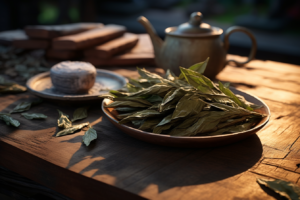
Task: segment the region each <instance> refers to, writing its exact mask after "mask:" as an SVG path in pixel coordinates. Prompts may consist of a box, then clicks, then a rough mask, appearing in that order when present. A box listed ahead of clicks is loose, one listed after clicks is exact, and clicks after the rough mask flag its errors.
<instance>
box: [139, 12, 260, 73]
mask: <svg viewBox="0 0 300 200" xmlns="http://www.w3.org/2000/svg"><path fill="white" fill-rule="evenodd" d="M201 18H202V15H201V13H199V12H196V13H193V14H192V15H191V19H190V22H189V23H185V24H182V25H180V26H179V27H169V28H167V29H166V30H165V33H166V37H165V41H162V40H161V39H160V38H159V37H158V36H157V35H156V32H155V30H154V29H153V27H152V25H151V24H150V22H149V21H148V20H147V19H146V18H145V17H140V18H139V19H138V21H139V22H140V23H141V24H142V25H143V26H144V27H145V29H146V30H147V32H148V33H149V35H150V38H151V41H152V44H153V48H154V53H155V62H156V64H157V66H158V67H161V68H163V69H165V70H167V69H170V70H171V71H172V72H174V73H175V74H176V75H177V76H178V75H179V74H180V69H179V67H185V68H188V67H190V66H192V65H194V64H196V63H199V62H202V61H204V60H206V59H207V58H208V57H209V62H208V65H207V67H206V70H205V72H204V75H205V76H207V77H209V78H211V79H214V78H215V76H216V75H217V74H218V73H219V72H221V71H222V69H223V68H224V67H225V65H226V64H227V63H228V62H229V61H227V60H226V54H227V49H228V47H229V42H228V38H229V35H230V34H231V33H233V32H236V31H242V32H244V33H246V34H247V35H248V36H249V37H250V38H251V40H252V49H251V52H250V55H249V58H248V60H247V61H246V62H237V61H234V60H230V61H233V62H235V63H236V64H237V65H243V64H245V63H248V62H249V61H250V60H251V59H253V57H254V55H255V52H256V40H255V38H254V36H253V35H252V33H251V32H250V31H249V30H247V29H245V28H243V27H237V26H234V27H230V28H229V29H227V31H226V33H225V37H224V42H223V41H222V40H221V38H220V35H221V34H222V33H223V30H222V29H220V28H217V27H210V26H209V25H208V24H205V23H201ZM200 24H201V25H200Z"/></svg>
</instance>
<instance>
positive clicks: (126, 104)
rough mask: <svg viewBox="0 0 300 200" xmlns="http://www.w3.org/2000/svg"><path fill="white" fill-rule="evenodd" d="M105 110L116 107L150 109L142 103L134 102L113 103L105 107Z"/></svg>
mask: <svg viewBox="0 0 300 200" xmlns="http://www.w3.org/2000/svg"><path fill="white" fill-rule="evenodd" d="M105 107H106V108H116V107H134V108H143V107H150V106H149V105H145V104H143V103H139V102H134V101H114V102H112V103H111V104H109V105H106V106H105Z"/></svg>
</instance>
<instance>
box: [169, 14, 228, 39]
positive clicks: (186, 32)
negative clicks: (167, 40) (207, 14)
mask: <svg viewBox="0 0 300 200" xmlns="http://www.w3.org/2000/svg"><path fill="white" fill-rule="evenodd" d="M202 18H203V16H202V13H201V12H193V13H192V14H191V16H190V20H189V22H186V23H183V24H181V25H179V26H178V27H177V28H176V27H170V28H167V29H166V33H167V34H171V35H176V36H209V35H221V34H222V33H223V30H222V29H220V28H217V27H212V26H210V25H209V24H206V23H202Z"/></svg>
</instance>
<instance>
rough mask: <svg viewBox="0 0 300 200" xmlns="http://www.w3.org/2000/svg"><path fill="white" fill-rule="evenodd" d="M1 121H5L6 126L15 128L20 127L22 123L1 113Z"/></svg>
mask: <svg viewBox="0 0 300 200" xmlns="http://www.w3.org/2000/svg"><path fill="white" fill-rule="evenodd" d="M0 120H2V121H4V122H5V123H6V125H12V126H14V127H19V126H20V122H19V121H18V120H16V119H13V118H12V117H10V116H9V114H2V113H0Z"/></svg>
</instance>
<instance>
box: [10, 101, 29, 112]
mask: <svg viewBox="0 0 300 200" xmlns="http://www.w3.org/2000/svg"><path fill="white" fill-rule="evenodd" d="M30 107H31V102H22V103H19V104H18V105H17V106H16V107H15V108H14V109H13V110H12V111H11V112H10V113H18V112H24V111H27V110H29V109H30Z"/></svg>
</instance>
